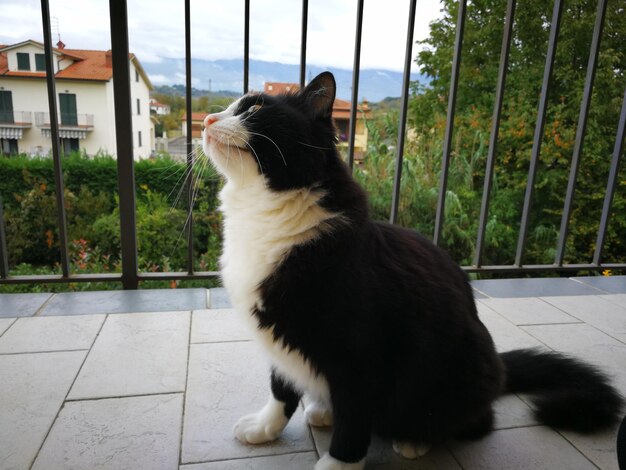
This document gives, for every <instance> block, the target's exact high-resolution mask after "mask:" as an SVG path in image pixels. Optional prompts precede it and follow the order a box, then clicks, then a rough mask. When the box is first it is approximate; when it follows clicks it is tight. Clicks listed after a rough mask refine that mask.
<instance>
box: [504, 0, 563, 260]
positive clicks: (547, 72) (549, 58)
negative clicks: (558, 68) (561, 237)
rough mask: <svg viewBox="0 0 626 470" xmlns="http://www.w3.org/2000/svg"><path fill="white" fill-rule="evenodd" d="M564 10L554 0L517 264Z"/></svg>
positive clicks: (526, 228)
mask: <svg viewBox="0 0 626 470" xmlns="http://www.w3.org/2000/svg"><path fill="white" fill-rule="evenodd" d="M562 11H563V2H562V0H554V9H553V12H552V22H551V23H550V38H549V40H548V53H547V55H546V64H545V67H544V70H543V83H542V85H541V97H540V99H539V109H538V111H537V123H536V125H535V136H534V139H533V148H532V152H531V155H530V167H529V169H528V180H527V182H526V193H525V196H524V207H523V209H522V220H521V222H520V229H519V238H518V240H517V252H516V254H515V265H516V266H521V265H522V257H523V255H524V245H525V244H526V236H527V235H528V223H529V221H530V208H531V205H532V198H533V189H534V186H535V175H536V174H537V164H538V163H539V154H540V153H541V141H542V139H543V129H544V124H545V120H546V109H547V106H548V88H549V86H550V78H551V76H552V68H553V66H554V58H555V56H556V44H557V40H558V37H559V29H560V26H561V12H562Z"/></svg>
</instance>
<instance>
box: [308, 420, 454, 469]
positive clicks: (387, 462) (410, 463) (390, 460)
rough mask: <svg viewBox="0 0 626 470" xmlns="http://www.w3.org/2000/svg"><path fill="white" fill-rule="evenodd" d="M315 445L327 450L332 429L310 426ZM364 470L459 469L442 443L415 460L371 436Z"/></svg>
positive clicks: (388, 443)
mask: <svg viewBox="0 0 626 470" xmlns="http://www.w3.org/2000/svg"><path fill="white" fill-rule="evenodd" d="M311 431H312V434H313V439H314V440H315V446H316V447H317V452H318V454H319V455H323V454H325V453H326V452H328V449H329V448H330V440H331V437H332V429H330V428H311ZM365 469H366V470H374V469H375V470H431V469H432V470H435V469H437V470H461V467H459V465H458V464H457V462H456V461H455V460H454V457H453V456H452V454H451V453H450V451H449V450H448V449H447V448H446V447H445V446H443V445H441V446H437V447H435V448H433V449H431V450H430V451H429V452H428V453H427V454H426V455H424V456H422V457H420V458H419V459H417V460H407V459H405V458H403V457H400V456H399V455H397V454H396V453H395V452H394V451H393V448H392V446H391V442H390V441H388V440H386V439H381V438H380V437H378V436H372V442H371V444H370V447H369V449H368V452H367V460H366V462H365Z"/></svg>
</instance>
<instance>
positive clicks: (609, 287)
mask: <svg viewBox="0 0 626 470" xmlns="http://www.w3.org/2000/svg"><path fill="white" fill-rule="evenodd" d="M572 279H574V280H576V281H578V282H582V283H584V284H588V285H590V286H592V287H595V288H596V289H601V290H603V291H605V292H610V293H614V294H618V293H621V294H626V276H588V277H573V278H572Z"/></svg>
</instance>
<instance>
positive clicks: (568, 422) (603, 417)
mask: <svg viewBox="0 0 626 470" xmlns="http://www.w3.org/2000/svg"><path fill="white" fill-rule="evenodd" d="M500 356H501V357H502V360H503V362H504V365H505V368H506V370H507V373H506V386H507V389H508V391H510V392H521V393H530V394H537V395H535V396H534V399H533V403H534V405H535V407H536V409H535V413H536V415H537V418H538V419H539V421H541V422H542V423H545V424H548V425H550V426H556V427H558V428H561V429H571V430H574V431H578V432H582V433H589V432H594V431H598V430H601V429H603V428H606V427H608V426H611V425H612V424H614V423H615V422H616V420H617V417H618V416H617V415H616V413H615V411H616V410H619V409H620V407H621V404H622V398H621V397H620V396H619V394H618V393H617V392H616V391H615V390H614V389H613V387H611V385H610V384H609V380H608V379H607V377H606V376H605V375H604V374H602V373H601V372H600V371H598V370H597V369H595V368H594V367H592V366H590V365H589V364H585V363H583V362H580V361H578V360H576V359H572V358H569V357H565V356H563V355H562V354H558V353H554V352H543V351H541V352H540V351H534V350H527V349H526V350H517V351H510V352H506V353H503V354H501V355H500Z"/></svg>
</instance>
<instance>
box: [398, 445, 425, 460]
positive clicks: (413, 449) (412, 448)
mask: <svg viewBox="0 0 626 470" xmlns="http://www.w3.org/2000/svg"><path fill="white" fill-rule="evenodd" d="M393 450H394V451H395V452H396V453H397V454H400V455H401V456H402V457H404V458H405V459H411V460H413V459H416V458H418V457H422V456H424V455H426V454H427V453H428V451H429V450H430V446H429V445H428V444H417V443H413V442H403V441H393Z"/></svg>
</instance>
